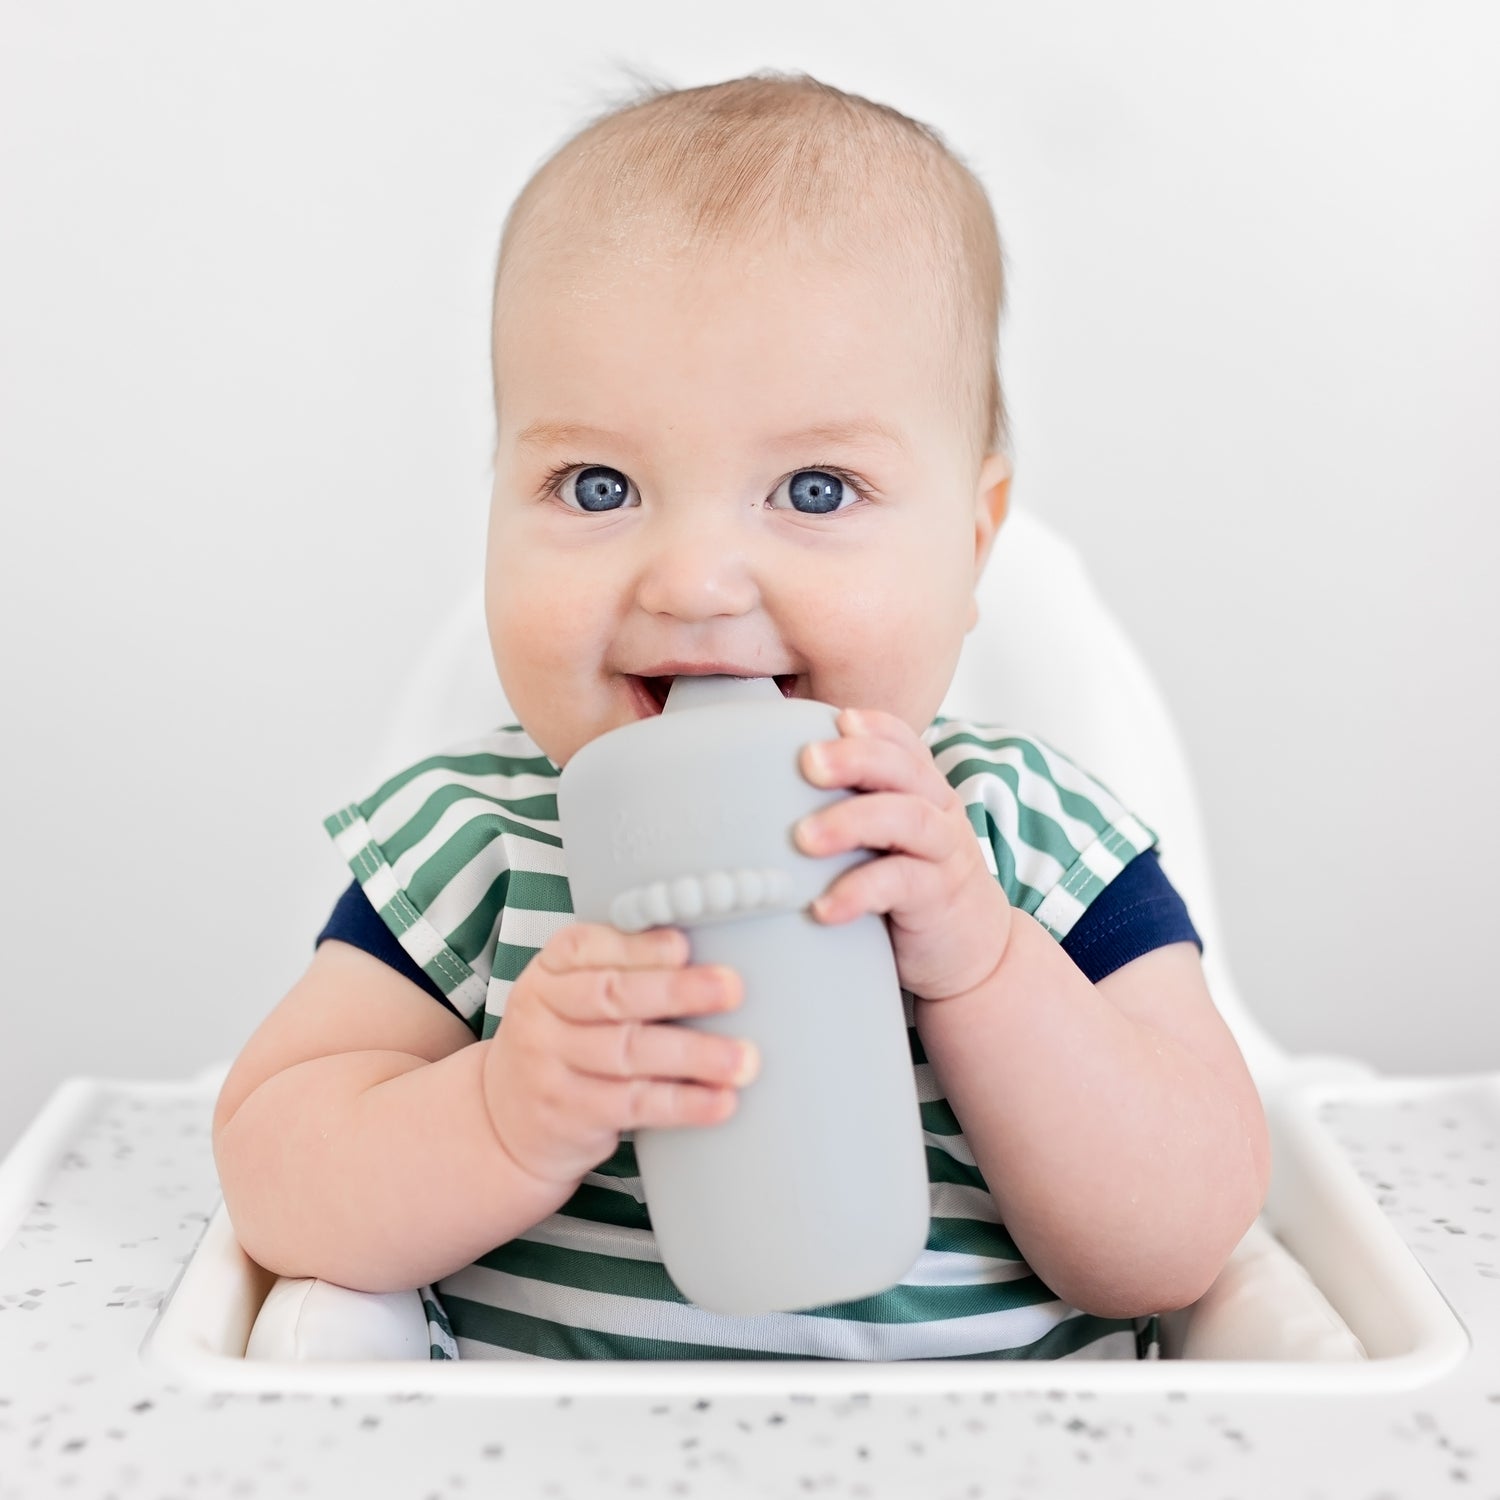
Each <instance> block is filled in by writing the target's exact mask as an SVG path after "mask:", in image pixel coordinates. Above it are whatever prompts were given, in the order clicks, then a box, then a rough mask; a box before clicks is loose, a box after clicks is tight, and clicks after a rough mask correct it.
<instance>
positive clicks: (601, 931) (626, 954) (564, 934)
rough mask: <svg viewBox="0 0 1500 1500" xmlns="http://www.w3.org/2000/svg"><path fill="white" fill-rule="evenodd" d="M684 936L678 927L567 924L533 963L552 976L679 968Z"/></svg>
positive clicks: (684, 957) (686, 955)
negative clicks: (635, 928)
mask: <svg viewBox="0 0 1500 1500" xmlns="http://www.w3.org/2000/svg"><path fill="white" fill-rule="evenodd" d="M689 956H690V952H689V949H688V940H687V934H686V933H685V932H683V931H682V929H681V928H678V927H651V928H648V929H647V930H646V931H645V932H620V931H618V930H617V929H616V928H614V927H610V926H608V925H607V924H605V923H603V922H570V923H568V925H567V926H566V927H563V928H559V929H558V931H556V932H555V933H553V934H552V936H551V937H550V938H548V939H547V942H546V943H545V945H544V946H543V947H542V949H541V951H540V952H538V954H537V955H536V958H535V960H534V962H535V963H537V964H538V965H540V966H541V967H542V968H543V969H546V970H547V971H548V972H549V973H551V974H567V973H570V972H572V971H573V970H575V969H606V968H616V969H666V968H681V967H682V965H683V964H685V963H686V962H687V961H688V958H689Z"/></svg>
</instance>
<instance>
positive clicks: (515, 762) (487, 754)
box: [360, 725, 558, 818]
mask: <svg viewBox="0 0 1500 1500" xmlns="http://www.w3.org/2000/svg"><path fill="white" fill-rule="evenodd" d="M512 727H514V728H519V727H520V726H519V725H515V726H512ZM429 771H457V772H459V773H460V774H462V775H464V776H505V777H510V776H548V777H552V778H553V779H554V780H555V779H556V777H557V774H558V773H557V770H556V768H555V767H554V766H553V764H552V762H551V761H549V760H548V759H547V757H546V756H545V755H540V756H521V755H499V754H497V753H495V752H494V751H492V750H481V751H478V752H476V753H475V754H473V755H429V756H426V757H424V758H423V759H422V760H419V761H414V762H413V763H412V764H411V765H409V766H407V767H406V768H405V769H404V770H402V771H398V772H397V773H396V774H395V775H394V776H392V777H391V778H390V779H389V780H388V781H383V782H381V784H380V785H379V786H378V787H376V788H375V790H374V791H373V792H372V793H371V794H370V795H369V797H368V798H366V799H365V801H364V802H362V803H360V808H361V810H362V811H363V813H364V816H365V817H367V818H368V817H369V815H370V812H371V810H373V809H374V808H377V807H379V806H380V805H381V804H382V803H384V802H389V801H390V799H391V798H392V797H394V796H395V795H396V793H397V792H399V791H400V790H401V788H402V787H404V786H407V785H408V784H409V783H411V782H413V781H415V780H416V779H417V777H419V776H425V775H426V774H427V773H428V772H429ZM480 795H486V794H480Z"/></svg>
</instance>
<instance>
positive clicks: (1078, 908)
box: [1032, 885, 1084, 941]
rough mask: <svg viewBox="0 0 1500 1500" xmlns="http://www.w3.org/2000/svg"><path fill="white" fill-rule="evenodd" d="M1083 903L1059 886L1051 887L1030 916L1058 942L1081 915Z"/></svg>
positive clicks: (1070, 930) (1071, 928)
mask: <svg viewBox="0 0 1500 1500" xmlns="http://www.w3.org/2000/svg"><path fill="white" fill-rule="evenodd" d="M1083 911H1084V907H1083V903H1082V902H1081V901H1080V900H1079V899H1078V897H1077V896H1070V895H1069V894H1068V892H1067V891H1065V890H1064V889H1063V888H1062V887H1061V886H1060V885H1055V886H1053V887H1052V889H1051V891H1049V892H1048V894H1047V895H1046V896H1045V897H1044V898H1043V900H1042V904H1041V905H1040V906H1039V907H1037V909H1036V911H1035V912H1033V913H1032V915H1033V916H1034V917H1035V918H1036V920H1037V921H1038V922H1040V923H1041V924H1042V926H1043V927H1045V928H1047V929H1048V930H1049V931H1050V932H1051V933H1052V935H1053V936H1054V937H1056V938H1057V939H1058V940H1059V941H1061V940H1062V939H1063V938H1065V937H1067V935H1068V934H1069V933H1070V932H1072V930H1073V928H1074V927H1075V926H1076V925H1077V922H1078V919H1079V918H1080V917H1081V916H1082V915H1083Z"/></svg>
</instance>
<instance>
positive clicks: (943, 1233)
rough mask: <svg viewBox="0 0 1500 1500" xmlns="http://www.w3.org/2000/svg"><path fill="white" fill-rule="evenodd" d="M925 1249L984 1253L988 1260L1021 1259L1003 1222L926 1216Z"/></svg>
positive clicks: (965, 1253) (966, 1253)
mask: <svg viewBox="0 0 1500 1500" xmlns="http://www.w3.org/2000/svg"><path fill="white" fill-rule="evenodd" d="M927 1249H929V1250H941V1251H946V1252H947V1253H948V1254H949V1255H983V1256H986V1257H988V1258H989V1259H990V1260H1010V1261H1019V1260H1024V1259H1025V1257H1024V1256H1023V1255H1022V1254H1021V1252H1020V1251H1019V1250H1017V1249H1016V1242H1015V1241H1014V1240H1013V1239H1011V1237H1010V1232H1009V1231H1008V1230H1007V1229H1006V1228H1005V1226H1004V1225H1003V1224H993V1223H990V1222H988V1221H987V1220H984V1219H929V1220H928V1221H927Z"/></svg>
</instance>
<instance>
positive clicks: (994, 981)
mask: <svg viewBox="0 0 1500 1500" xmlns="http://www.w3.org/2000/svg"><path fill="white" fill-rule="evenodd" d="M954 906H955V908H957V909H964V910H970V911H972V912H973V915H972V917H971V918H969V922H970V923H971V924H972V925H970V926H969V927H968V929H967V930H968V931H969V932H971V933H972V934H973V951H972V952H971V953H970V954H969V955H967V956H966V961H965V963H964V964H963V966H962V967H961V968H957V970H956V972H955V974H954V975H953V976H952V977H951V979H948V980H947V981H946V982H944V983H942V984H928V985H926V986H924V987H923V988H922V989H918V988H914V987H912V986H907V988H909V989H911V993H912V994H913V995H914V996H915V997H916V998H917V1000H919V1001H921V1002H922V1003H923V1004H926V1005H941V1004H943V1003H944V1002H945V1001H952V1000H964V999H968V998H969V997H971V996H975V995H978V994H979V993H980V992H981V991H984V992H989V991H993V990H996V989H997V988H998V987H999V986H1001V985H1002V984H1003V983H1004V978H1005V976H1004V969H1005V960H1006V958H1007V956H1008V955H1009V954H1010V952H1011V948H1012V942H1011V939H1012V935H1013V933H1014V931H1015V924H1016V918H1017V917H1020V916H1024V915H1025V913H1024V912H1017V911H1016V910H1015V908H1014V907H1012V906H1011V904H1010V902H1009V901H1008V900H1007V899H1006V896H1005V892H1004V890H1003V889H1002V888H1001V886H1000V884H999V882H998V881H997V880H996V879H995V877H994V876H993V875H991V874H990V873H989V871H988V870H985V869H981V870H980V871H978V873H977V874H974V875H971V876H970V878H969V880H968V881H967V883H966V888H965V890H964V891H963V892H962V893H961V894H960V895H959V896H958V897H956V898H955V900H954ZM924 990H925V991H926V992H925V993H924Z"/></svg>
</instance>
